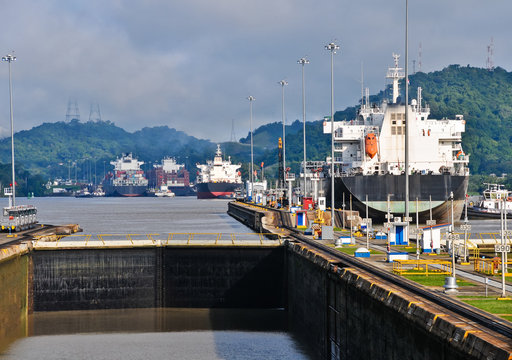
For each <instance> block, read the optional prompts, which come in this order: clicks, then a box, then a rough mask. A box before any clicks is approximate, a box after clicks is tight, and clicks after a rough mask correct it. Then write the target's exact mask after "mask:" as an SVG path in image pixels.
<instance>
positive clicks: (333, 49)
mask: <svg viewBox="0 0 512 360" xmlns="http://www.w3.org/2000/svg"><path fill="white" fill-rule="evenodd" d="M325 49H326V50H329V51H330V52H331V219H332V220H331V222H332V226H333V227H334V54H336V50H339V49H340V47H339V45H336V44H335V43H334V42H332V43H330V44H328V45H325ZM343 210H345V209H343ZM343 218H345V214H343Z"/></svg>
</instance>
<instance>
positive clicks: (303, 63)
mask: <svg viewBox="0 0 512 360" xmlns="http://www.w3.org/2000/svg"><path fill="white" fill-rule="evenodd" d="M297 63H298V64H300V65H302V122H303V132H304V164H303V171H304V182H303V188H302V196H306V89H305V80H304V65H306V64H309V60H308V59H306V58H300V59H299V60H298V61H297Z"/></svg>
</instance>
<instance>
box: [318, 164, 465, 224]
mask: <svg viewBox="0 0 512 360" xmlns="http://www.w3.org/2000/svg"><path fill="white" fill-rule="evenodd" d="M468 179H469V177H468V176H463V175H420V174H414V175H410V176H409V214H410V216H411V217H413V218H414V219H415V218H416V200H418V213H419V221H420V222H423V223H424V222H425V221H426V220H428V219H429V218H430V206H429V199H431V201H432V218H433V219H435V220H437V221H438V223H440V222H449V221H450V219H451V201H450V193H453V199H454V219H455V220H458V219H460V215H461V213H462V209H463V206H464V200H465V195H466V190H467V186H468ZM326 182H327V183H326V184H325V188H326V192H325V194H326V200H327V205H328V206H330V203H331V186H330V185H331V184H330V179H326ZM334 186H335V193H334V195H335V197H336V198H335V207H336V208H342V206H343V194H345V209H346V210H349V207H350V198H351V197H352V209H353V210H357V211H359V214H360V215H361V216H362V217H365V216H366V196H368V216H369V217H370V218H372V219H373V220H374V222H384V221H386V213H387V208H388V202H387V200H388V194H389V195H390V208H391V213H392V214H393V215H394V216H403V213H404V207H405V205H404V204H405V203H404V200H405V175H390V174H386V175H367V176H365V175H354V176H346V177H337V178H335V184H334Z"/></svg>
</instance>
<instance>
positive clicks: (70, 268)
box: [32, 247, 285, 311]
mask: <svg viewBox="0 0 512 360" xmlns="http://www.w3.org/2000/svg"><path fill="white" fill-rule="evenodd" d="M32 258H33V263H34V274H33V289H34V291H33V292H34V295H33V296H34V310H36V311H54V310H76V309H105V308H138V307H161V306H164V307H260V308H283V307H284V303H285V302H284V290H283V289H284V267H283V262H284V250H283V248H257V249H251V248H244V247H236V248H235V247H233V248H209V247H201V248H199V247H197V248H194V247H187V248H184V247H182V248H177V247H176V248H142V249H141V248H136V249H135V248H131V249H83V250H51V251H35V252H33V253H32Z"/></svg>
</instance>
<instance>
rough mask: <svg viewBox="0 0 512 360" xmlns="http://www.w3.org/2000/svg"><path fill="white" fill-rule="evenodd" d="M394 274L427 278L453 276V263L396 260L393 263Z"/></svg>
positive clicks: (434, 260)
mask: <svg viewBox="0 0 512 360" xmlns="http://www.w3.org/2000/svg"><path fill="white" fill-rule="evenodd" d="M429 266H430V268H429ZM393 272H394V273H396V274H399V275H426V276H428V275H441V274H451V273H452V263H451V261H447V260H437V259H426V260H423V259H415V260H395V261H393Z"/></svg>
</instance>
